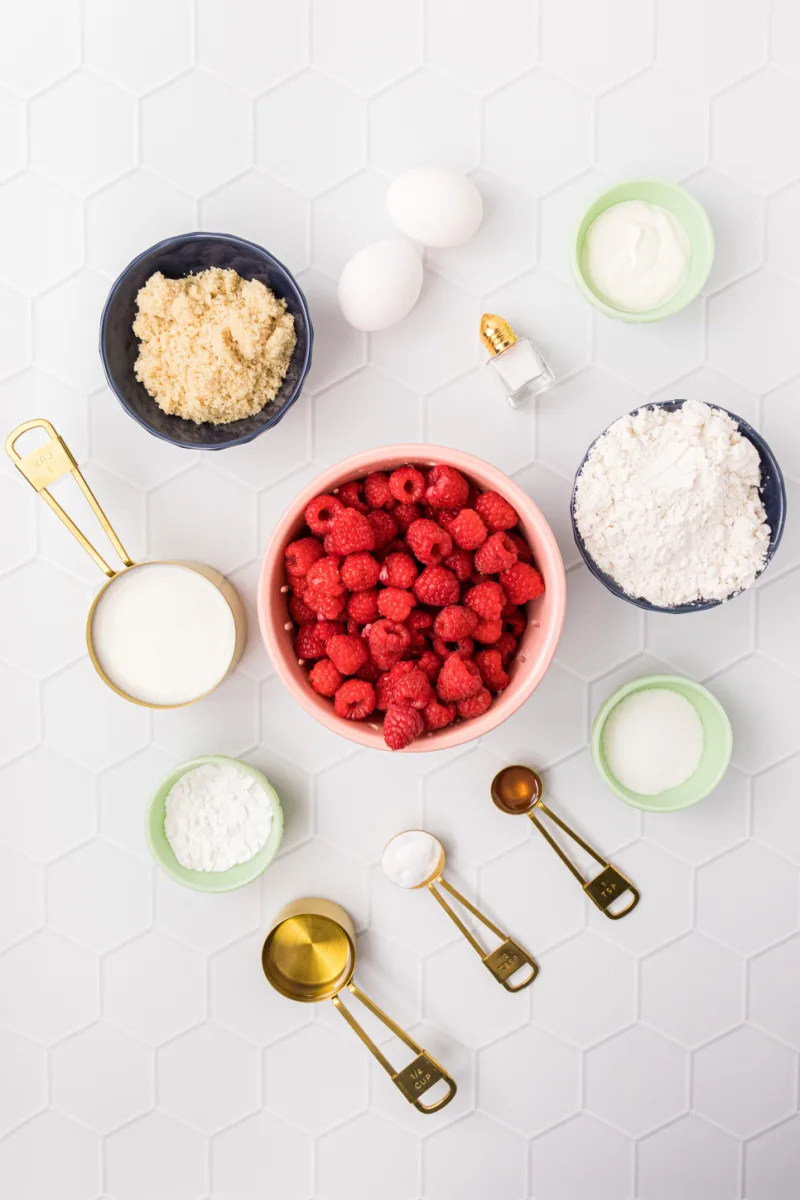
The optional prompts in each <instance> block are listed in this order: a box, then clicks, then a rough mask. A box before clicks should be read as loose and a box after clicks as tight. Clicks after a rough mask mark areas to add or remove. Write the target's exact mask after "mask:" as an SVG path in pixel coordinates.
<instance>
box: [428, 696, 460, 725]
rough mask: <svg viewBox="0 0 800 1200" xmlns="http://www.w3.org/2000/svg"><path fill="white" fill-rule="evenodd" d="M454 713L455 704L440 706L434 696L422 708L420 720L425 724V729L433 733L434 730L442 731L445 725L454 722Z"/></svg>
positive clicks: (455, 710)
mask: <svg viewBox="0 0 800 1200" xmlns="http://www.w3.org/2000/svg"><path fill="white" fill-rule="evenodd" d="M456 712H457V709H456V706H455V704H440V703H439V701H438V700H437V699H436V697H435V696H434V697H432V698H431V699H430V700H429V701H428V703H427V704H426V705H425V707H424V708H423V710H422V720H423V721H424V722H425V728H426V729H427V730H428V731H429V732H430V733H433V731H434V730H436V729H444V727H445V725H449V724H450V722H451V721H454V720H455V716H456Z"/></svg>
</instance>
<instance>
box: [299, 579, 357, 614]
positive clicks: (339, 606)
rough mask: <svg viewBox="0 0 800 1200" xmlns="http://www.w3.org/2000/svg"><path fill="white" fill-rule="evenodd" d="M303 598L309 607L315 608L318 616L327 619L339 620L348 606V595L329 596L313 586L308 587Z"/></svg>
mask: <svg viewBox="0 0 800 1200" xmlns="http://www.w3.org/2000/svg"><path fill="white" fill-rule="evenodd" d="M303 599H304V600H305V602H306V604H307V605H308V607H309V608H313V610H314V612H315V613H316V614H317V616H318V617H322V618H323V619H324V620H326V621H336V620H338V619H339V617H341V616H342V614H343V613H344V610H345V608H346V607H347V597H346V596H345V595H344V594H343V595H341V596H329V595H327V593H325V592H320V591H319V590H318V589H317V588H312V587H309V588H306V590H305V592H304V593H303Z"/></svg>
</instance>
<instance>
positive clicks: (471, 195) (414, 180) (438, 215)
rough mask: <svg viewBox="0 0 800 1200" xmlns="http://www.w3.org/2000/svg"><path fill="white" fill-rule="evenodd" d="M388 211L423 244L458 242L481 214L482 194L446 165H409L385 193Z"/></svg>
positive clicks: (477, 224) (410, 234) (472, 231)
mask: <svg viewBox="0 0 800 1200" xmlns="http://www.w3.org/2000/svg"><path fill="white" fill-rule="evenodd" d="M386 205H387V207H388V209H389V215H390V217H391V218H392V220H393V221H394V223H395V225H397V227H398V229H402V231H403V233H405V234H406V235H407V236H408V237H410V238H413V239H414V241H415V242H422V244H423V245H424V246H437V247H445V246H460V245H461V243H462V242H466V240H467V238H471V237H472V235H473V233H475V231H476V229H477V228H478V226H479V225H480V223H481V219H482V218H483V201H482V200H481V194H480V192H479V191H478V189H477V188H476V187H475V184H474V183H473V182H472V180H471V179H467V177H466V176H465V175H459V173H458V171H450V170H448V169H447V168H445V167H412V168H411V170H410V171H405V172H404V173H403V174H402V175H399V176H398V178H397V179H395V181H394V183H393V184H392V185H391V187H390V188H389V191H388V192H387V194H386Z"/></svg>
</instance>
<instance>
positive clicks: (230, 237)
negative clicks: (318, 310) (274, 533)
mask: <svg viewBox="0 0 800 1200" xmlns="http://www.w3.org/2000/svg"><path fill="white" fill-rule="evenodd" d="M201 238H219V239H220V240H221V241H225V242H230V244H231V245H233V246H237V247H239V248H241V249H243V250H250V251H255V252H256V253H257V254H260V255H262V256H263V257H264V258H265V259H266V260H267V261H268V262H269V263H270V264H271V265H272V266H274V267H277V268H278V269H279V270H281V271H283V272H284V273H285V274H286V275H287V276H288V277H289V279H291V281H292V283H293V284H294V287H295V291H296V292H297V299H298V304H299V306H300V308H301V309H302V311H303V316H304V317H305V322H306V328H307V330H308V336H307V338H306V349H305V356H304V358H303V362H302V364H301V367H300V371H299V374H298V377H297V384H296V386H295V389H294V392H293V393H292V394H291V396H290V397H289V399H288V400H287V401H286V403H285V404H284V405H283V406H282V408H281V410H280V412H277V413H276V414H275V416H274V417H273V418H272V419H271V420H269V421H267V422H266V424H264V425H262V426H260V428H258V429H255V430H253V432H252V433H248V434H243V435H242V436H241V437H237V438H232V439H231V440H230V441H229V442H224V443H222V444H220V445H216V446H203V445H202V444H195V445H193V446H189V445H187V444H186V443H185V442H178V441H175V440H174V439H173V438H171V437H169V436H168V435H167V434H166V433H161V432H160V431H159V430H157V429H153V427H152V426H151V425H148V423H147V422H146V421H143V420H142V418H141V417H140V416H139V415H138V414H137V413H135V412H133V410H132V409H130V408H129V407H128V405H127V404H126V403H125V400H124V399H123V397H122V396H121V395H120V392H119V390H118V388H117V385H116V383H115V381H114V378H113V376H112V374H111V371H110V369H109V366H108V358H107V355H106V349H105V341H106V325H107V323H108V313H109V309H110V307H111V303H112V301H113V300H114V298H115V296H116V294H117V292H118V291H119V289H120V287H121V286H122V284H123V282H124V280H125V279H126V277H127V275H128V274H129V272H130V271H132V270H133V268H134V267H136V266H138V265H139V263H140V262H141V261H142V259H144V258H147V257H148V256H149V255H151V254H153V253H154V252H157V251H162V250H167V249H169V248H170V247H172V246H176V245H185V244H186V243H187V242H196V241H199V240H200V239H201ZM313 344H314V326H313V325H312V323H311V314H310V312H309V309H308V301H307V300H306V298H305V295H304V294H303V290H302V288H301V287H300V285H299V283H298V282H297V280H296V279H295V277H294V275H293V273H292V272H291V271H290V270H289V268H288V267H287V266H286V265H285V264H284V263H282V262H281V261H280V259H279V258H276V257H275V255H274V254H270V252H269V250H266V249H265V248H264V247H263V246H259V244H258V242H250V241H248V240H247V238H241V237H237V235H236V234H235V233H214V232H211V231H209V230H199V229H198V230H193V231H192V232H191V233H177V234H173V236H172V237H168V238H163V239H162V241H160V242H154V243H153V245H152V246H148V248H147V249H146V250H142V251H141V252H140V253H139V254H137V255H136V257H135V258H132V259H131V261H130V262H129V263H128V265H127V266H126V267H123V269H122V270H121V271H120V273H119V275H118V276H117V278H116V279H115V280H114V282H113V284H112V285H111V288H110V290H109V293H108V296H107V297H106V302H105V304H104V305H103V311H102V313H101V314H100V361H101V362H102V364H103V374H104V375H105V377H106V383H107V384H108V386H109V388H110V389H111V391H112V392H113V393H114V395H115V396H116V398H117V400H118V401H119V403H120V405H121V406H122V408H123V409H124V410H125V412H126V413H127V414H128V416H129V417H132V418H133V420H134V421H135V422H136V423H137V425H140V426H141V427H142V429H146V430H147V432H148V433H149V434H151V435H152V436H153V437H157V438H159V440H160V441H162V442H167V443H168V444H169V445H170V446H176V447H177V448H178V449H179V450H227V449H228V448H229V447H230V446H244V445H245V444H246V443H247V442H252V441H253V440H254V439H255V438H257V437H258V436H259V434H261V433H264V432H265V430H267V429H273V428H274V427H275V426H276V425H277V424H278V422H279V421H281V420H282V419H283V417H284V415H285V414H286V413H287V412H288V411H289V409H290V408H291V407H292V405H293V404H294V402H295V400H296V399H297V397H298V396H299V395H300V393H301V391H302V390H303V385H304V383H305V381H306V376H307V375H308V372H309V369H310V367H311V350H312V347H313ZM153 403H154V404H155V400H153Z"/></svg>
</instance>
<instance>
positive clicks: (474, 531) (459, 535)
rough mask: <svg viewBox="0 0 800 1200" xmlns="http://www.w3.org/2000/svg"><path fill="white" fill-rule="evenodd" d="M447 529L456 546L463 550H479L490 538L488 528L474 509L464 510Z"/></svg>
mask: <svg viewBox="0 0 800 1200" xmlns="http://www.w3.org/2000/svg"><path fill="white" fill-rule="evenodd" d="M447 529H448V532H449V534H450V536H451V537H452V539H453V541H454V542H455V544H456V545H457V546H460V547H461V549H462V550H477V548H478V546H482V545H483V543H484V542H485V541H486V538H487V536H488V535H487V531H486V526H485V525H484V523H483V521H482V520H481V519H480V517H479V516H478V514H477V513H476V512H475V509H474V508H462V509H461V511H460V512H459V513H458V515H457V516H456V517H454V518H453V520H452V521H451V522H450V524H449V525H448V527H447Z"/></svg>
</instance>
